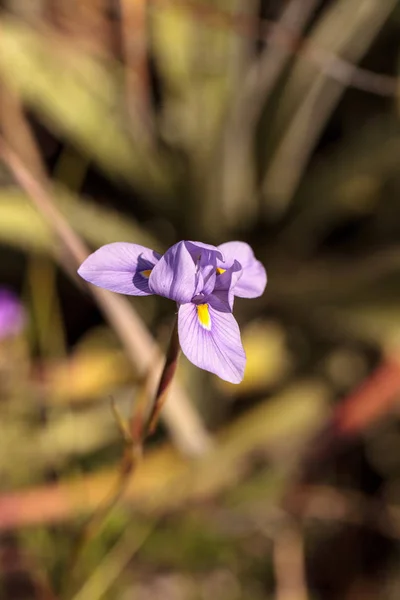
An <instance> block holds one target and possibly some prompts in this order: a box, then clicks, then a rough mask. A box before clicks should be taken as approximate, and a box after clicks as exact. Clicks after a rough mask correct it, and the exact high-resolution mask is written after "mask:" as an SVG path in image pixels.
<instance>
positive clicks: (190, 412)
mask: <svg viewBox="0 0 400 600" xmlns="http://www.w3.org/2000/svg"><path fill="white" fill-rule="evenodd" d="M14 111H15V118H17V114H18V113H19V115H20V116H19V119H18V121H17V122H18V125H19V128H20V129H21V130H22V131H23V132H24V135H23V137H24V138H25V140H26V143H27V144H29V149H30V152H31V154H32V156H33V157H34V159H33V160H34V162H35V163H38V162H40V155H39V153H38V151H37V149H36V146H35V143H34V140H33V138H32V136H31V135H30V130H29V126H28V124H27V123H26V121H25V119H24V117H23V115H22V112H20V111H19V107H18V105H17V104H15V106H14ZM0 156H1V157H2V158H3V160H4V161H5V163H6V164H7V166H8V167H9V168H10V170H11V172H12V173H13V175H14V177H15V178H16V180H17V182H18V183H19V185H20V186H21V187H22V189H23V190H24V191H25V192H26V193H27V194H28V195H29V196H30V197H31V199H32V201H33V202H34V204H35V206H36V208H37V209H38V210H39V211H40V212H41V214H42V215H43V217H44V218H45V219H46V221H47V222H48V224H49V225H50V227H51V228H52V230H53V231H54V233H55V234H56V236H57V238H58V239H59V241H60V242H61V244H62V245H63V246H64V249H65V252H66V254H65V256H66V257H67V258H66V260H64V261H63V262H62V263H61V266H62V267H64V268H66V269H67V270H69V271H73V272H74V271H75V270H76V268H77V267H78V266H79V265H80V264H81V262H82V261H83V260H84V259H85V258H86V257H87V255H88V250H87V248H86V246H85V244H84V243H83V242H82V240H81V239H80V238H79V236H78V235H77V234H76V233H75V232H74V230H73V229H72V228H71V227H70V225H69V224H68V222H67V221H66V220H65V219H64V217H63V215H62V214H61V213H60V212H59V211H58V209H57V207H56V205H55V204H54V202H53V198H52V192H51V187H50V182H48V181H47V180H46V179H45V176H44V175H43V173H44V170H43V169H42V170H41V171H40V174H39V178H42V181H40V180H39V179H38V178H37V177H35V176H34V175H33V174H32V173H31V172H30V171H29V170H28V169H27V168H26V166H25V164H24V163H23V162H22V161H21V160H20V158H19V156H18V155H17V154H16V153H15V152H14V151H13V149H12V148H11V147H10V146H9V145H8V144H7V143H6V142H5V141H4V140H1V141H0ZM92 292H93V295H94V298H95V300H96V302H97V304H98V305H99V307H100V308H101V310H102V311H103V312H104V314H105V316H106V317H107V319H108V321H109V323H110V324H111V326H112V327H113V328H114V330H115V332H116V333H117V334H118V336H119V337H120V340H121V342H122V343H123V345H124V347H125V350H126V353H127V355H128V356H129V357H130V359H131V360H132V362H133V364H134V365H135V368H136V369H137V371H138V373H139V375H140V376H142V377H149V370H150V377H149V381H150V384H151V385H150V389H151V390H154V389H155V388H156V385H157V382H158V379H159V376H160V373H161V370H162V359H161V355H160V352H159V350H158V348H157V346H156V344H155V342H154V340H153V339H152V338H151V336H150V334H149V333H148V331H147V329H146V327H145V326H144V324H143V322H142V321H141V320H140V318H139V317H138V316H137V315H136V313H135V312H134V310H133V309H132V307H131V305H130V304H129V302H128V301H127V300H126V299H125V298H123V297H122V296H116V295H114V294H111V293H109V292H107V291H106V290H102V289H100V288H96V287H93V289H92ZM152 393H154V392H152ZM163 417H164V419H165V422H166V424H167V426H168V428H169V431H170V433H171V435H172V436H173V438H174V440H175V442H176V443H177V444H178V446H179V447H180V448H181V449H182V451H183V452H186V453H187V454H192V455H193V454H199V453H200V454H201V453H203V452H204V451H206V450H207V449H208V447H209V443H210V441H209V437H208V434H207V432H206V431H205V429H204V427H203V424H202V422H201V419H200V417H199V416H198V414H197V413H196V411H195V409H194V407H193V406H192V405H191V403H190V401H189V399H188V398H187V396H186V395H185V393H184V392H183V390H182V389H181V388H180V387H179V386H178V385H177V384H176V383H175V384H174V385H173V388H172V391H171V396H170V402H168V404H167V405H166V407H165V411H164V414H163Z"/></svg>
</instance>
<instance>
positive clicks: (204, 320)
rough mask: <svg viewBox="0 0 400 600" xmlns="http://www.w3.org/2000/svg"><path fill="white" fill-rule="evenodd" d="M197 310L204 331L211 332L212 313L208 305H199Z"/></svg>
mask: <svg viewBox="0 0 400 600" xmlns="http://www.w3.org/2000/svg"><path fill="white" fill-rule="evenodd" d="M196 308H197V318H198V320H199V323H200V325H201V326H202V327H203V329H207V330H208V331H210V329H211V317H210V311H209V310H208V304H198V305H197V306H196Z"/></svg>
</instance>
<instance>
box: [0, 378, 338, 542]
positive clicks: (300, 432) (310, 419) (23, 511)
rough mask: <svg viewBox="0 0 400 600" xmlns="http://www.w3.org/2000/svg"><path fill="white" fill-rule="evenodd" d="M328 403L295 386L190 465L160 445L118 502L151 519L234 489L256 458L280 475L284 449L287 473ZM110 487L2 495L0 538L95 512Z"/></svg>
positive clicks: (90, 484)
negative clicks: (275, 463) (274, 464)
mask: <svg viewBox="0 0 400 600" xmlns="http://www.w3.org/2000/svg"><path fill="white" fill-rule="evenodd" d="M328 396H329V394H328V391H327V389H326V388H325V387H324V386H322V385H320V384H319V383H317V382H304V381H299V382H296V383H294V384H293V386H291V387H290V388H288V389H286V390H285V391H284V392H282V393H281V394H279V395H277V396H275V397H274V398H272V399H271V398H268V400H266V401H265V402H263V403H262V404H260V405H259V406H256V407H255V408H254V409H252V410H250V411H248V412H247V413H246V414H245V415H243V416H242V417H241V418H240V419H238V420H237V421H236V422H234V423H232V424H231V425H229V427H227V428H226V429H225V430H224V431H222V432H221V434H220V435H219V436H218V439H217V442H218V443H217V444H215V447H214V449H213V451H212V452H210V453H209V454H208V455H206V456H204V457H203V458H201V459H200V460H199V461H196V462H195V463H193V462H188V461H187V460H184V459H183V458H182V457H181V456H179V455H178V454H177V452H176V451H174V450H173V449H172V448H170V447H166V446H164V447H162V448H159V449H157V450H154V451H152V452H147V453H146V454H145V455H144V457H143V461H141V463H140V464H138V466H137V469H136V471H135V475H134V477H133V478H131V479H130V480H129V482H128V485H127V487H126V490H125V493H124V497H123V502H124V503H126V504H129V505H131V506H133V507H135V508H136V509H138V510H140V511H143V512H144V513H150V514H152V515H153V514H165V513H167V512H168V511H170V510H171V509H172V508H176V507H180V506H182V505H184V506H186V504H187V503H188V502H193V501H199V500H201V499H204V498H209V497H210V496H213V495H217V494H220V493H221V492H222V491H223V490H225V489H229V487H231V486H233V485H236V484H237V482H238V479H240V473H241V469H242V467H243V465H244V461H245V458H246V457H247V456H249V455H251V453H252V452H256V451H263V452H265V455H266V456H269V457H270V458H271V460H279V461H280V468H281V467H282V466H283V465H282V460H283V458H282V450H283V449H285V457H286V458H287V460H288V461H289V462H290V468H291V467H292V464H293V457H295V456H297V455H298V452H299V449H300V448H304V447H305V445H306V443H307V441H308V440H309V439H310V438H311V437H312V436H314V435H315V432H316V430H317V429H318V430H319V428H320V427H321V422H324V421H325V419H326V418H327V408H326V406H327V399H328ZM167 405H168V403H167ZM167 405H166V406H167ZM115 481H116V474H115V469H113V470H108V471H103V472H100V473H97V474H95V475H91V476H88V477H86V478H85V479H83V480H82V479H81V480H78V481H76V480H75V481H74V480H72V481H69V482H64V483H62V484H57V485H49V486H44V487H38V488H35V489H31V490H29V491H22V492H15V493H11V494H4V495H3V496H0V531H1V530H5V529H10V528H13V527H16V526H19V527H23V526H27V525H34V524H39V523H51V522H61V521H65V520H68V519H72V518H76V517H77V516H78V515H86V514H88V513H90V512H91V511H93V510H94V509H96V508H97V507H98V506H99V503H100V502H101V501H102V500H103V499H104V495H105V493H106V492H107V491H108V490H110V488H111V487H112V486H113V485H115Z"/></svg>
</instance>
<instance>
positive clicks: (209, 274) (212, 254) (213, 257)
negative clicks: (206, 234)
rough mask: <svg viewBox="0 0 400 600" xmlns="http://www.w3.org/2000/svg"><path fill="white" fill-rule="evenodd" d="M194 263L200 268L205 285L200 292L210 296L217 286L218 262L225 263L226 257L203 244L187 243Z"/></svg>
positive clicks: (199, 289) (200, 288) (212, 247)
mask: <svg viewBox="0 0 400 600" xmlns="http://www.w3.org/2000/svg"><path fill="white" fill-rule="evenodd" d="M185 244H186V247H187V249H188V250H189V252H190V254H191V256H192V258H193V260H194V262H195V263H196V265H197V267H198V268H199V272H200V273H201V276H202V278H203V284H202V286H201V287H199V288H198V290H197V291H198V292H202V293H203V294H205V295H207V294H210V293H211V292H212V291H213V289H214V286H215V280H216V276H217V273H216V267H217V261H223V260H224V256H223V254H222V253H221V251H220V250H218V248H216V247H215V246H211V245H210V244H203V243H202V242H190V241H189V242H185Z"/></svg>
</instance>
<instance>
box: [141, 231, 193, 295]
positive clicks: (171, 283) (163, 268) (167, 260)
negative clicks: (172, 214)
mask: <svg viewBox="0 0 400 600" xmlns="http://www.w3.org/2000/svg"><path fill="white" fill-rule="evenodd" d="M199 286H200V287H201V286H202V281H199V276H198V269H197V266H196V264H195V262H194V260H193V258H192V255H191V253H190V252H189V250H188V248H187V246H186V243H185V242H178V243H177V244H175V245H174V246H172V247H171V248H170V249H169V250H167V251H166V253H165V254H164V256H162V257H161V258H160V260H159V262H158V263H157V265H156V266H155V267H154V269H153V270H152V272H151V275H150V279H149V287H150V289H151V291H152V292H153V293H154V294H158V295H159V296H165V298H169V299H170V300H175V301H176V302H178V303H179V304H185V303H186V302H190V301H191V299H192V298H193V296H194V295H195V294H196V292H197V290H198V288H199Z"/></svg>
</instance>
